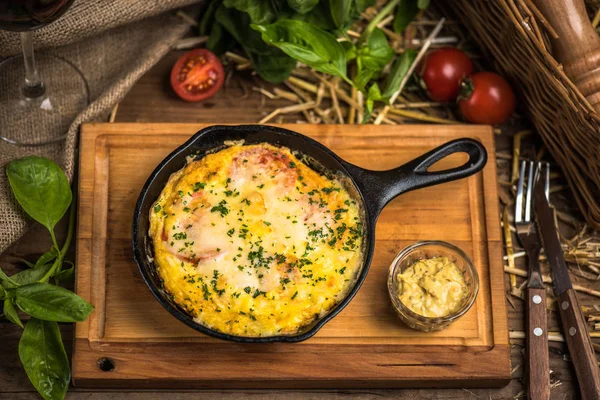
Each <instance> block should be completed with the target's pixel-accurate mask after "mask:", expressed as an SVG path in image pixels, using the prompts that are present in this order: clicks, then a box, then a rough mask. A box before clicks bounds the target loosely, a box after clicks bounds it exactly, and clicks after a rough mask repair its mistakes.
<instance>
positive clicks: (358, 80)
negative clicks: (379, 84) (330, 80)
mask: <svg viewBox="0 0 600 400" xmlns="http://www.w3.org/2000/svg"><path fill="white" fill-rule="evenodd" d="M374 74H375V71H373V70H372V69H364V68H363V69H361V71H360V72H358V73H357V74H356V76H355V77H354V80H353V82H354V86H356V88H357V89H359V90H363V89H364V88H365V86H367V83H369V81H370V80H371V78H372V77H373V75H374Z"/></svg>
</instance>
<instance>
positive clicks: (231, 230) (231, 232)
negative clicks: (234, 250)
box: [227, 228, 235, 237]
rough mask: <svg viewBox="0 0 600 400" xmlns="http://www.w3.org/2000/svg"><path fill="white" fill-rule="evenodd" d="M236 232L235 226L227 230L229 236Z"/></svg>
mask: <svg viewBox="0 0 600 400" xmlns="http://www.w3.org/2000/svg"><path fill="white" fill-rule="evenodd" d="M234 233H235V228H231V229H230V230H228V231H227V236H229V237H232V236H233V234H234Z"/></svg>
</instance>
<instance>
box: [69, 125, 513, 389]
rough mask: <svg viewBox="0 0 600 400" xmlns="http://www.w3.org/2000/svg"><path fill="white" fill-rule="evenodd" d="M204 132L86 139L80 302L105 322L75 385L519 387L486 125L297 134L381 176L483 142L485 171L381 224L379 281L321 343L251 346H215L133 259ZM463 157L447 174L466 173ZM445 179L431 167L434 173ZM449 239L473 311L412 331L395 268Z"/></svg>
mask: <svg viewBox="0 0 600 400" xmlns="http://www.w3.org/2000/svg"><path fill="white" fill-rule="evenodd" d="M204 126H206V125H199V124H137V123H135V124H87V125H84V126H83V128H82V135H81V147H80V157H79V159H80V169H79V171H80V172H79V173H80V176H79V220H78V221H79V226H78V230H77V277H76V290H77V293H78V294H79V295H80V296H82V297H83V298H85V299H86V300H88V301H90V302H91V303H92V304H93V305H94V307H95V311H94V312H93V313H92V315H91V316H90V318H89V319H88V320H87V321H86V322H83V323H78V324H77V325H76V330H75V341H74V351H73V381H74V384H75V385H76V386H97V387H127V388H129V387H152V388H155V387H166V388H178V389H179V388H203V387H218V388H231V387H236V388H242V387H243V388H286V387H287V388H300V387H323V388H342V387H344V388H350V387H404V386H413V387H415V386H423V387H443V386H459V387H465V386H502V385H505V384H507V383H508V381H509V379H510V377H511V370H510V352H509V342H508V327H507V317H506V307H505V296H504V279H503V271H502V242H501V237H500V221H499V212H498V200H497V191H496V160H495V157H494V138H493V133H492V130H491V128H490V127H487V126H463V125H455V126H437V125H401V126H372V125H371V126H369V125H366V126H351V125H289V126H284V127H286V128H288V129H292V130H296V131H298V132H300V133H303V134H305V135H308V136H311V137H312V138H314V139H316V140H317V141H319V142H321V143H323V144H324V145H326V146H328V147H329V148H331V149H332V150H333V151H334V152H336V153H337V154H338V155H340V156H341V157H342V158H344V159H346V160H348V161H349V162H352V163H354V164H357V165H359V166H361V167H365V168H370V169H389V168H393V167H396V166H398V165H400V164H403V163H405V162H406V161H409V160H410V159H412V158H414V157H416V156H418V155H420V154H422V153H424V152H426V151H428V150H430V149H432V148H433V147H435V146H438V145H440V144H442V143H444V142H446V141H449V140H452V139H455V138H458V137H471V138H475V139H478V140H480V141H481V142H482V143H483V144H484V145H485V146H486V148H487V149H488V152H489V161H488V163H487V166H486V167H485V169H484V170H483V172H482V173H479V174H477V175H475V176H472V177H470V178H468V179H463V180H461V181H456V182H450V183H446V184H442V185H438V186H434V187H431V188H426V189H422V190H418V191H414V192H410V193H407V194H404V195H402V196H400V197H399V198H397V199H395V200H394V201H392V202H391V203H390V204H389V205H388V206H387V207H386V208H385V210H384V211H383V213H382V214H381V216H380V218H379V221H378V223H377V232H376V238H377V241H376V245H375V255H374V258H373V263H372V265H371V270H370V272H369V275H368V277H367V279H366V281H365V283H364V284H363V286H362V288H361V289H360V291H359V292H358V295H357V296H356V297H355V298H354V300H352V302H351V303H350V304H349V305H348V306H347V307H346V308H345V309H344V310H343V311H342V312H341V313H340V314H339V315H338V316H337V317H335V318H334V319H333V320H332V321H331V322H329V323H328V324H326V325H325V327H323V329H321V331H319V333H317V335H316V336H314V337H313V338H311V339H309V340H307V341H305V342H302V343H295V344H285V343H271V344H240V343H230V342H224V341H220V340H218V339H214V338H210V337H207V336H204V335H202V334H200V333H198V332H196V331H194V330H192V329H191V328H189V327H187V326H186V325H184V324H183V323H181V322H179V321H178V320H176V319H175V318H174V317H173V316H171V314H169V313H168V312H167V311H166V310H164V309H163V308H162V307H161V305H160V304H159V303H158V302H157V301H156V300H155V299H154V298H153V297H152V295H151V294H150V291H149V290H148V288H147V287H146V286H145V284H144V282H143V281H142V278H141V275H140V274H139V272H138V268H137V266H136V264H135V263H134V261H133V254H132V247H131V222H132V221H131V220H132V214H133V209H134V205H135V202H136V200H137V197H138V195H139V192H140V189H141V188H142V185H143V184H144V182H145V181H146V178H147V177H148V175H149V174H150V172H151V171H152V170H153V169H154V168H155V166H156V165H157V164H158V163H159V162H160V161H161V160H162V159H163V158H164V157H165V156H166V155H167V154H168V153H169V152H171V151H172V150H173V149H175V148H176V147H178V146H179V145H180V144H182V143H183V142H185V141H186V140H187V139H188V138H189V137H190V136H191V135H192V134H194V133H195V132H196V131H198V130H199V129H201V128H203V127H204ZM463 156H464V155H453V156H451V157H449V158H448V159H445V160H443V161H441V162H440V163H439V168H448V167H451V166H455V165H458V164H459V163H461V164H462V163H463V162H464V161H465V160H466V156H464V157H463ZM435 167H437V165H436V166H434V168H435ZM428 239H429V240H431V239H435V240H445V241H448V242H450V243H453V244H455V245H457V246H458V247H460V248H461V249H463V250H464V251H465V252H466V253H467V254H469V255H470V256H471V257H472V259H473V261H474V263H475V265H476V266H477V269H478V272H479V276H480V291H479V295H478V297H477V301H476V303H475V304H474V306H473V307H472V309H471V310H470V311H469V312H468V313H467V314H466V315H465V316H463V317H462V318H461V319H460V320H458V321H457V322H456V323H454V324H453V325H451V326H450V327H449V328H448V329H446V330H444V331H441V332H436V333H424V332H418V331H414V330H412V329H409V328H408V327H406V326H404V325H403V324H402V323H401V322H400V321H399V319H398V318H397V317H396V315H395V314H394V311H393V309H392V307H391V305H390V301H389V298H388V293H387V288H386V279H387V274H388V267H389V265H390V263H391V261H392V259H393V258H394V256H395V255H396V254H397V253H398V251H399V250H401V249H402V248H404V247H405V246H407V245H409V244H412V243H414V242H416V241H420V240H428Z"/></svg>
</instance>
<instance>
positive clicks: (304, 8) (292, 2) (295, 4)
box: [287, 0, 319, 14]
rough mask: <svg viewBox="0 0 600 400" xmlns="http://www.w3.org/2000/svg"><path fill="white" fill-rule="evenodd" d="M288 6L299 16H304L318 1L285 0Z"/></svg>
mask: <svg viewBox="0 0 600 400" xmlns="http://www.w3.org/2000/svg"><path fill="white" fill-rule="evenodd" d="M287 3H288V6H290V8H291V9H292V10H294V11H296V12H298V13H300V14H306V13H307V12H309V11H311V10H312V9H313V8H315V6H316V5H317V3H319V0H287Z"/></svg>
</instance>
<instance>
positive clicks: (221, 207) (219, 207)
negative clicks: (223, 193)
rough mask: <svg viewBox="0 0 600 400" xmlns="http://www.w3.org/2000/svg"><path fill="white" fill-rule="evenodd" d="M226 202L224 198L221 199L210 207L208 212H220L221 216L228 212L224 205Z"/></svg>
mask: <svg viewBox="0 0 600 400" xmlns="http://www.w3.org/2000/svg"><path fill="white" fill-rule="evenodd" d="M226 204H227V202H226V201H225V200H221V202H220V203H219V205H216V206H214V207H213V208H211V209H210V212H219V213H221V217H224V216H226V215H227V214H229V209H228V208H227V207H226Z"/></svg>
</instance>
